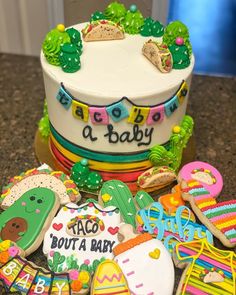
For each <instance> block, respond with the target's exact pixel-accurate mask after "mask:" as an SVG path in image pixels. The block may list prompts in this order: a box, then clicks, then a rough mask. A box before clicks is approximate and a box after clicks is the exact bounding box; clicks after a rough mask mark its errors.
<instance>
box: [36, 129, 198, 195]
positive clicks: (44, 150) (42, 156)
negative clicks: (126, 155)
mask: <svg viewBox="0 0 236 295" xmlns="http://www.w3.org/2000/svg"><path fill="white" fill-rule="evenodd" d="M34 149H35V156H36V159H37V160H38V162H39V164H43V163H45V164H47V165H48V166H50V167H51V168H52V169H53V170H61V169H60V167H59V166H58V165H57V163H56V161H55V159H54V157H53V156H52V154H51V152H50V148H49V144H48V140H47V139H45V138H44V137H43V136H42V135H41V134H40V132H39V130H37V131H36V133H35V139H34ZM195 155H196V145H195V137H194V134H193V135H192V136H191V138H190V140H189V142H188V145H187V147H186V148H185V149H184V152H183V157H182V163H181V166H183V165H185V164H186V163H189V162H192V161H194V160H195ZM172 187H173V184H171V185H168V186H166V187H164V188H161V189H159V190H158V191H156V192H152V193H150V195H152V196H155V197H158V196H159V195H163V194H165V193H168V192H169V191H170V189H171V188H172ZM82 196H83V197H85V198H90V197H94V195H92V194H90V193H85V192H84V193H83V192H82Z"/></svg>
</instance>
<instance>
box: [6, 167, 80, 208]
mask: <svg viewBox="0 0 236 295" xmlns="http://www.w3.org/2000/svg"><path fill="white" fill-rule="evenodd" d="M38 187H45V188H48V189H50V190H52V191H54V192H55V193H56V194H57V196H58V197H59V200H60V203H61V204H62V205H64V204H67V203H69V202H78V201H79V200H80V198H81V196H80V193H79V190H78V189H77V187H76V185H75V183H74V182H73V181H72V180H71V179H70V178H69V177H68V176H67V175H66V174H64V173H63V172H61V171H52V170H51V169H50V168H49V166H47V165H43V166H41V167H38V168H34V169H31V170H28V171H26V172H24V173H21V174H20V175H19V176H15V177H13V178H11V179H10V182H9V183H8V185H7V186H5V187H4V188H3V191H2V195H1V200H0V201H1V207H2V208H3V209H7V208H8V207H10V206H11V205H12V204H14V203H15V201H16V200H18V199H19V198H20V197H21V196H22V195H23V194H24V193H25V192H27V191H28V190H30V189H33V188H38Z"/></svg>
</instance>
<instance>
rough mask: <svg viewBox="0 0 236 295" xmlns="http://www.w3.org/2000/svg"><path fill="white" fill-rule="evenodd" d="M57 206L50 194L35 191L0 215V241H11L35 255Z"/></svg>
mask: <svg viewBox="0 0 236 295" xmlns="http://www.w3.org/2000/svg"><path fill="white" fill-rule="evenodd" d="M59 206H60V203H59V200H58V198H57V196H56V195H55V193H54V192H53V191H52V190H49V189H47V188H42V187H39V188H34V189H31V190H28V191H27V192H26V193H24V194H23V195H22V196H21V197H20V198H19V199H18V200H16V201H15V203H14V204H13V205H12V206H11V207H9V208H8V209H7V210H6V211H4V212H2V213H1V214H0V240H1V241H3V240H12V241H13V242H15V243H16V244H17V246H18V247H20V248H21V249H23V250H24V251H25V254H26V256H27V255H29V254H30V253H32V252H33V251H35V250H36V249H37V248H38V247H39V245H40V244H41V242H42V241H43V237H44V233H45V231H46V230H47V229H48V227H49V225H50V223H51V221H52V219H53V217H54V216H55V215H56V212H57V210H58V209H59Z"/></svg>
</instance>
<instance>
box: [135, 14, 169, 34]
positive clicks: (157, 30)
mask: <svg viewBox="0 0 236 295" xmlns="http://www.w3.org/2000/svg"><path fill="white" fill-rule="evenodd" d="M140 34H141V35H142V36H144V37H149V36H154V37H161V36H163V34H164V26H163V25H162V24H161V23H160V22H159V21H156V22H155V21H154V20H153V19H152V18H151V17H148V18H145V20H144V24H143V26H142V27H141V29H140Z"/></svg>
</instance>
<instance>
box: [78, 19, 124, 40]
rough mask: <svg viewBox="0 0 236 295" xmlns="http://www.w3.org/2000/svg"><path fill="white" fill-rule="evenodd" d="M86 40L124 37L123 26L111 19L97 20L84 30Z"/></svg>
mask: <svg viewBox="0 0 236 295" xmlns="http://www.w3.org/2000/svg"><path fill="white" fill-rule="evenodd" d="M82 33H83V39H84V41H102V40H103V41H104V40H119V39H124V38H125V35H124V30H123V28H122V27H121V26H120V25H118V24H116V23H114V22H112V21H109V20H96V21H92V22H91V23H90V24H88V25H87V26H86V27H85V28H84V29H83V30H82Z"/></svg>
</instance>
